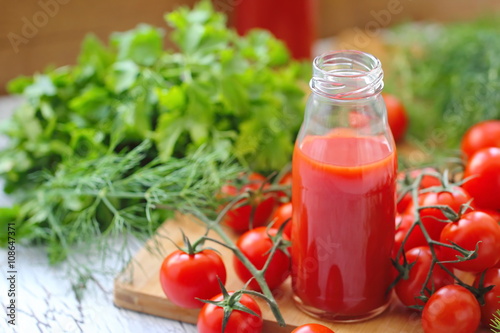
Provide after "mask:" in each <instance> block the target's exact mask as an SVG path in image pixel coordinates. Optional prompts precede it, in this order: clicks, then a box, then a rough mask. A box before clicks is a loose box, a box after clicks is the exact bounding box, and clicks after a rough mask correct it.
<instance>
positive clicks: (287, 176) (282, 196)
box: [278, 171, 292, 202]
mask: <svg viewBox="0 0 500 333" xmlns="http://www.w3.org/2000/svg"><path fill="white" fill-rule="evenodd" d="M278 184H279V185H286V186H292V172H291V171H289V172H287V173H286V174H285V175H284V176H283V177H282V178H281V179H280V181H279V182H278ZM278 197H279V198H280V200H281V201H282V202H285V201H286V200H287V195H286V193H285V192H278ZM288 199H289V198H288Z"/></svg>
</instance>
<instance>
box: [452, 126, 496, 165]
mask: <svg viewBox="0 0 500 333" xmlns="http://www.w3.org/2000/svg"><path fill="white" fill-rule="evenodd" d="M489 147H498V148H500V120H485V121H482V122H480V123H477V124H475V125H474V126H472V127H471V128H469V129H468V130H467V132H465V134H464V136H463V137H462V144H461V148H462V152H463V153H464V154H465V156H467V157H471V156H472V155H474V153H476V152H477V151H478V150H481V149H483V148H489Z"/></svg>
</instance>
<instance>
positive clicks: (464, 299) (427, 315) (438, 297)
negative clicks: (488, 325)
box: [422, 285, 481, 333]
mask: <svg viewBox="0 0 500 333" xmlns="http://www.w3.org/2000/svg"><path fill="white" fill-rule="evenodd" d="M480 319H481V309H480V307H479V303H478V301H477V300H476V298H475V297H474V295H473V294H472V293H471V292H470V291H468V290H467V289H465V288H464V287H462V286H459V285H447V286H444V287H442V288H440V289H439V290H438V291H436V292H435V293H434V294H433V295H432V296H431V297H430V298H429V300H428V301H427V303H426V304H425V307H424V310H423V311H422V326H423V327H424V332H425V333H450V332H453V333H474V332H475V331H476V329H477V328H478V327H479V323H480Z"/></svg>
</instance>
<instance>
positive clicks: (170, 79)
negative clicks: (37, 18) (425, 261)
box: [0, 0, 309, 261]
mask: <svg viewBox="0 0 500 333" xmlns="http://www.w3.org/2000/svg"><path fill="white" fill-rule="evenodd" d="M165 19H166V22H167V23H168V25H169V26H170V28H171V29H168V30H167V31H166V32H165V30H163V29H159V28H156V27H152V26H149V25H144V24H141V25H139V26H138V27H137V28H135V29H133V30H130V31H127V32H122V33H115V34H113V35H112V36H111V38H110V43H109V45H104V44H103V43H101V42H100V41H99V40H98V39H97V38H96V37H94V36H88V37H87V38H86V39H85V41H84V42H83V44H82V49H81V52H80V55H79V57H78V62H77V64H76V65H75V66H65V67H61V68H55V69H49V70H47V71H46V72H45V73H42V74H36V75H34V76H33V77H20V78H18V79H15V80H13V81H12V82H10V84H9V87H8V88H9V91H10V92H11V93H17V94H21V95H22V96H24V98H25V103H24V104H23V105H22V106H20V107H19V108H18V109H17V110H16V112H15V114H14V115H13V117H12V119H10V121H8V122H5V123H2V124H0V127H1V129H0V132H3V133H4V134H6V135H7V136H8V137H9V139H10V140H9V142H10V145H9V147H8V148H6V149H5V150H3V151H1V152H0V176H1V177H4V178H5V179H6V188H5V190H6V191H7V192H8V193H11V194H12V196H13V197H14V198H15V200H16V207H15V208H8V209H7V210H8V213H9V214H8V215H7V214H5V216H10V217H11V218H12V217H13V216H14V219H16V220H17V222H18V223H19V225H18V226H17V227H18V229H17V230H18V231H19V235H22V236H23V237H24V238H27V239H31V240H40V239H41V240H42V241H44V242H48V243H49V244H50V248H51V249H52V250H51V258H52V259H53V261H57V260H58V259H60V257H64V256H65V251H62V250H61V246H62V248H65V249H66V248H68V247H67V246H66V245H68V246H69V244H72V243H79V242H85V241H87V240H89V239H90V238H91V237H93V236H95V235H98V234H101V233H102V234H110V233H115V232H123V231H137V232H139V233H141V232H142V233H144V232H150V231H152V230H154V229H155V227H156V226H157V225H158V223H159V222H160V221H161V220H162V218H164V216H155V215H157V214H158V213H157V212H156V211H155V210H154V209H152V207H153V206H154V205H157V204H160V203H161V204H163V205H167V206H172V207H179V206H181V207H182V204H183V203H184V202H187V201H190V202H191V203H192V204H196V205H198V206H199V205H202V206H203V205H205V204H206V205H208V206H210V203H209V202H206V200H207V198H208V199H210V198H211V197H213V193H214V192H213V190H214V185H217V184H218V182H209V181H202V182H200V183H199V184H195V183H191V182H188V180H189V177H188V176H189V175H191V174H192V177H194V179H198V180H200V181H201V180H202V179H205V178H204V177H202V176H203V172H204V170H196V169H195V167H199V168H200V169H203V168H205V167H206V166H209V165H212V166H214V167H213V168H215V165H216V164H217V163H220V162H221V161H226V160H234V159H236V161H237V162H239V164H240V165H243V166H244V167H245V168H251V169H253V170H256V171H261V172H270V171H274V170H278V169H280V168H281V167H283V166H284V165H285V164H287V163H288V162H289V161H290V157H291V152H292V149H293V142H294V139H295V136H296V133H297V131H298V128H299V126H300V123H301V121H302V110H303V96H304V92H303V90H302V89H301V87H300V84H298V82H299V81H300V80H301V78H302V77H303V76H308V75H307V70H308V67H309V66H307V67H306V66H304V65H303V64H301V63H295V62H292V60H291V59H290V57H289V53H288V51H287V49H286V48H285V46H284V44H283V43H282V42H280V41H278V40H277V39H275V38H274V37H273V36H272V35H271V34H269V33H268V32H266V31H260V30H255V31H252V32H250V33H249V34H248V35H247V36H246V37H240V36H238V34H237V33H236V32H235V31H233V30H231V29H228V28H227V26H226V17H225V16H224V15H223V14H221V13H218V12H216V11H214V9H213V7H212V5H211V4H210V1H208V0H204V1H201V2H200V3H198V4H197V5H196V6H195V7H194V8H193V9H191V10H190V9H188V8H179V9H177V10H176V11H174V12H172V13H170V14H167V15H166V16H165ZM165 35H166V36H167V37H168V38H169V39H170V41H171V44H173V47H174V48H175V49H176V50H178V51H173V50H165V48H164V45H163V41H164V36H165ZM305 68H307V70H306V69H305ZM145 141H148V142H150V143H148V144H146V143H143V142H145ZM202 146H203V147H204V149H203V151H204V152H205V153H204V154H201V155H203V156H201V155H200V153H197V152H199V149H200V147H202ZM193 154H195V155H194V156H193ZM205 155H206V156H205ZM207 156H211V157H210V158H209V157H207ZM214 156H215V157H214ZM193 158H194V160H193ZM198 159H201V160H202V161H204V162H203V163H206V166H202V165H203V164H200V163H198V162H197V161H198ZM204 159H208V160H204ZM177 169H179V170H177ZM210 170H212V169H210ZM206 171H208V170H206ZM212 171H213V170H212ZM218 172H219V174H218V175H217V173H214V174H213V175H211V176H210V177H212V178H213V177H215V176H214V175H217V179H222V178H223V177H224V176H227V170H222V169H221V170H219V171H218ZM173 177H178V179H177V180H174V179H172V178H173ZM186 184H188V185H186ZM219 185H220V184H219ZM184 186H186V189H185V188H184ZM2 216H4V214H2ZM2 219H6V218H3V217H2ZM0 222H2V223H3V221H0ZM21 231H22V232H21Z"/></svg>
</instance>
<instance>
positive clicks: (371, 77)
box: [310, 50, 384, 99]
mask: <svg viewBox="0 0 500 333" xmlns="http://www.w3.org/2000/svg"><path fill="white" fill-rule="evenodd" d="M383 76H384V73H383V71H382V65H381V63H380V60H379V59H377V58H376V57H375V56H373V55H371V54H369V53H365V52H361V51H356V50H342V51H333V52H328V53H324V54H322V55H320V56H318V57H316V58H315V59H314V61H313V78H312V79H311V82H310V86H311V89H312V90H313V91H314V92H316V93H318V94H320V95H324V96H326V97H329V98H335V99H359V98H366V97H370V96H373V95H376V94H378V93H380V92H381V91H382V88H383V86H384V83H383Z"/></svg>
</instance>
